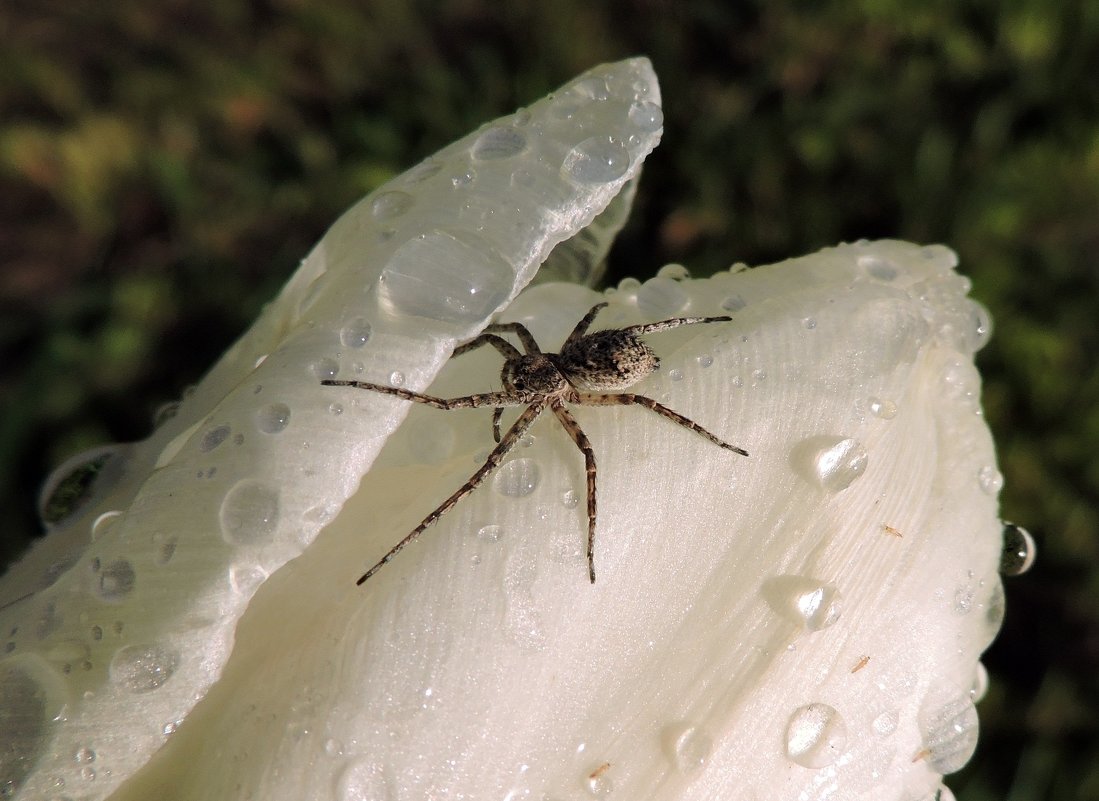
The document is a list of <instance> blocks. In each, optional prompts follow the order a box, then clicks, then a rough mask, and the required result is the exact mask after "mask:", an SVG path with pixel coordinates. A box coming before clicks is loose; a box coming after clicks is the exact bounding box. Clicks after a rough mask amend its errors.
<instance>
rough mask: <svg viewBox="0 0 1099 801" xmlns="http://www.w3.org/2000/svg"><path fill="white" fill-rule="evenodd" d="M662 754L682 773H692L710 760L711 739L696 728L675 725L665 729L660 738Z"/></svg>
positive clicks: (712, 743) (689, 725)
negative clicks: (662, 745)
mask: <svg viewBox="0 0 1099 801" xmlns="http://www.w3.org/2000/svg"><path fill="white" fill-rule="evenodd" d="M661 739H662V741H663V744H664V752H665V753H666V754H667V755H668V758H669V759H670V760H671V761H672V764H673V765H675V767H676V770H678V771H680V772H682V773H694V772H696V771H698V770H699V769H701V768H702V767H703V766H704V765H705V764H706V762H707V761H709V759H710V753H711V752H712V751H713V748H714V741H713V738H712V737H710V735H709V734H708V733H707V732H706V731H705V730H704V729H701V728H699V727H698V726H692V725H691V724H689V723H677V724H674V725H672V726H669V727H668V728H666V729H665V730H664V731H663V733H662V737H661Z"/></svg>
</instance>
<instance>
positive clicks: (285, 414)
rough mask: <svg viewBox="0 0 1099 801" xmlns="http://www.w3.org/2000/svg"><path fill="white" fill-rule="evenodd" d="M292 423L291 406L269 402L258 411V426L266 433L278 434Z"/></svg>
mask: <svg viewBox="0 0 1099 801" xmlns="http://www.w3.org/2000/svg"><path fill="white" fill-rule="evenodd" d="M288 425H290V407H289V406H287V405H286V404H285V403H269V404H267V405H266V406H264V407H263V408H262V409H259V410H257V411H256V427H257V428H259V430H260V431H262V432H264V433H265V434H277V433H279V432H280V431H282V430H283V429H284V428H286V427H287V426H288Z"/></svg>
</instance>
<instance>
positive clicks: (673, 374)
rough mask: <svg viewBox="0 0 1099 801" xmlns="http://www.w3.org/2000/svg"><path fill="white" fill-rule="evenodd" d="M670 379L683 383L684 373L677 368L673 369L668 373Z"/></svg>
mask: <svg viewBox="0 0 1099 801" xmlns="http://www.w3.org/2000/svg"><path fill="white" fill-rule="evenodd" d="M668 378H670V379H671V380H672V381H682V380H683V371H682V370H680V369H679V368H677V367H673V368H672V369H671V370H669V371H668Z"/></svg>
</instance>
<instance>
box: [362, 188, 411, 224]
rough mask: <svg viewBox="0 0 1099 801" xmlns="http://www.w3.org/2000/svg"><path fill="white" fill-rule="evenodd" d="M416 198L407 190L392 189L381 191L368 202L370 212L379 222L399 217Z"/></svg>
mask: <svg viewBox="0 0 1099 801" xmlns="http://www.w3.org/2000/svg"><path fill="white" fill-rule="evenodd" d="M415 202H416V199H415V198H414V197H412V195H410V194H408V192H401V191H399V190H393V191H389V192H382V193H381V194H380V195H378V196H376V197H375V198H374V200H372V201H371V202H370V213H371V214H372V215H374V219H375V220H378V221H380V222H384V221H386V220H393V219H396V218H397V217H400V216H401V215H402V214H404V213H405V212H406V211H408V210H409V209H410V208H412V204H413V203H415Z"/></svg>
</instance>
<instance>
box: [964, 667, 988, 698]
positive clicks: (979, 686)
mask: <svg viewBox="0 0 1099 801" xmlns="http://www.w3.org/2000/svg"><path fill="white" fill-rule="evenodd" d="M987 692H988V670H986V669H985V666H984V664H983V663H981V662H978V663H977V670H976V672H975V673H974V674H973V685H972V686H971V687H970V688H969V697H970V698H971V699H973V703H975V704H976V703H979V702H980V701H981V699H982V698H984V697H985V693H987Z"/></svg>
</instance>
